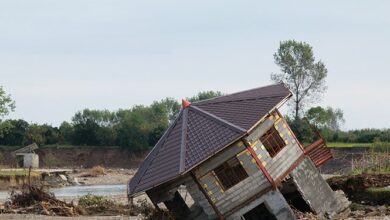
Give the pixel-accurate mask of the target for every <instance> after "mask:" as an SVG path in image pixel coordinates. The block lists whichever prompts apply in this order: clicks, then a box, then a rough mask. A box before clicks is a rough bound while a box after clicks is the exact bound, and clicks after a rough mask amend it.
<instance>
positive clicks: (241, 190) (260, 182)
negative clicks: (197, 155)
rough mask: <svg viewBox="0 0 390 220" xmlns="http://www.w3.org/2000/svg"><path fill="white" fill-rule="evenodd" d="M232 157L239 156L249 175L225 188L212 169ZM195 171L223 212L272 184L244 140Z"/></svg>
mask: <svg viewBox="0 0 390 220" xmlns="http://www.w3.org/2000/svg"><path fill="white" fill-rule="evenodd" d="M232 157H237V159H238V160H239V161H240V163H241V165H242V166H243V168H244V169H245V171H246V172H247V174H248V177H247V178H246V179H244V180H242V181H241V182H239V183H237V184H236V185H234V186H233V187H231V188H229V189H226V190H224V189H223V187H222V186H221V185H220V183H219V181H218V179H217V177H216V176H215V174H214V173H213V171H212V170H213V169H215V168H216V167H218V166H219V165H220V164H222V163H223V162H225V161H226V160H228V159H230V158H232ZM195 173H196V174H197V176H198V177H199V181H200V182H201V184H202V187H203V188H204V189H205V191H206V192H207V193H208V196H209V197H210V199H211V200H212V202H213V203H214V204H215V206H216V207H217V208H218V210H219V211H220V212H221V213H222V214H224V213H227V212H228V211H230V210H232V209H233V208H235V207H237V206H238V205H241V204H242V203H243V202H245V201H247V200H248V199H249V198H251V197H252V196H254V195H256V194H258V193H260V192H261V191H262V190H264V189H266V188H268V187H270V186H271V184H270V183H269V182H268V180H267V179H266V178H265V176H264V174H263V173H262V171H261V170H260V168H259V167H258V166H257V164H256V161H255V160H254V158H253V157H252V156H251V154H250V153H249V152H248V151H247V150H246V148H245V146H244V144H243V143H242V142H238V143H236V144H234V145H232V146H231V147H229V149H227V150H226V151H225V152H222V153H221V154H220V155H218V156H216V157H215V158H212V159H210V160H209V162H208V163H204V164H203V165H201V166H200V167H199V169H198V170H197V171H196V172H195Z"/></svg>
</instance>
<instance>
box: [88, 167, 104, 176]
mask: <svg viewBox="0 0 390 220" xmlns="http://www.w3.org/2000/svg"><path fill="white" fill-rule="evenodd" d="M104 173H105V169H104V167H102V166H94V167H92V169H91V171H90V175H91V176H93V177H97V176H100V175H104Z"/></svg>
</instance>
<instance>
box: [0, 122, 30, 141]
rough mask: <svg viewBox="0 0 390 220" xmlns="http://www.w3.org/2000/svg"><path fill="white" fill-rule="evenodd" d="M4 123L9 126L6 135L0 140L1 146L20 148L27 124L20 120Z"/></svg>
mask: <svg viewBox="0 0 390 220" xmlns="http://www.w3.org/2000/svg"><path fill="white" fill-rule="evenodd" d="M5 123H8V124H10V125H11V127H10V128H9V130H8V131H7V135H4V137H1V138H0V144H1V145H8V146H18V145H19V146H21V145H23V144H24V143H23V141H24V137H25V135H26V132H27V129H28V127H29V124H28V123H27V122H26V121H24V120H22V119H19V120H6V121H5Z"/></svg>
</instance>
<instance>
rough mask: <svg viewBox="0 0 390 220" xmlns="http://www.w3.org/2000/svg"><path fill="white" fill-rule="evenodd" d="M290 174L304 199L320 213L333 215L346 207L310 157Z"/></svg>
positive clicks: (328, 215)
mask: <svg viewBox="0 0 390 220" xmlns="http://www.w3.org/2000/svg"><path fill="white" fill-rule="evenodd" d="M290 176H291V177H292V179H293V182H294V184H295V185H296V187H297V189H298V191H299V192H300V193H301V195H302V197H303V199H304V200H305V201H306V202H307V203H308V205H309V206H310V208H311V209H312V210H313V211H314V212H315V213H317V214H318V215H321V216H327V217H331V216H333V215H334V214H336V213H338V212H340V211H342V210H343V209H345V208H346V207H343V205H342V204H339V201H338V200H337V198H336V195H335V193H334V192H333V190H332V189H331V188H330V187H329V185H328V183H327V182H326V181H325V180H324V179H323V178H322V176H321V174H320V173H319V172H318V170H317V168H316V167H315V165H314V164H313V162H312V161H311V160H310V158H308V157H306V158H305V159H304V160H303V162H302V163H301V164H300V165H298V167H296V168H295V169H294V170H293V171H292V172H291V173H290Z"/></svg>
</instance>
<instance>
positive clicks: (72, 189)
mask: <svg viewBox="0 0 390 220" xmlns="http://www.w3.org/2000/svg"><path fill="white" fill-rule="evenodd" d="M126 191H127V186H126V185H93V186H67V187H62V188H53V189H50V192H52V193H54V195H55V196H56V197H57V198H64V197H80V196H83V195H87V194H88V193H91V194H94V195H99V196H117V195H126ZM8 197H9V193H8V192H7V191H0V200H2V201H4V200H6V199H7V198H8Z"/></svg>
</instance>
